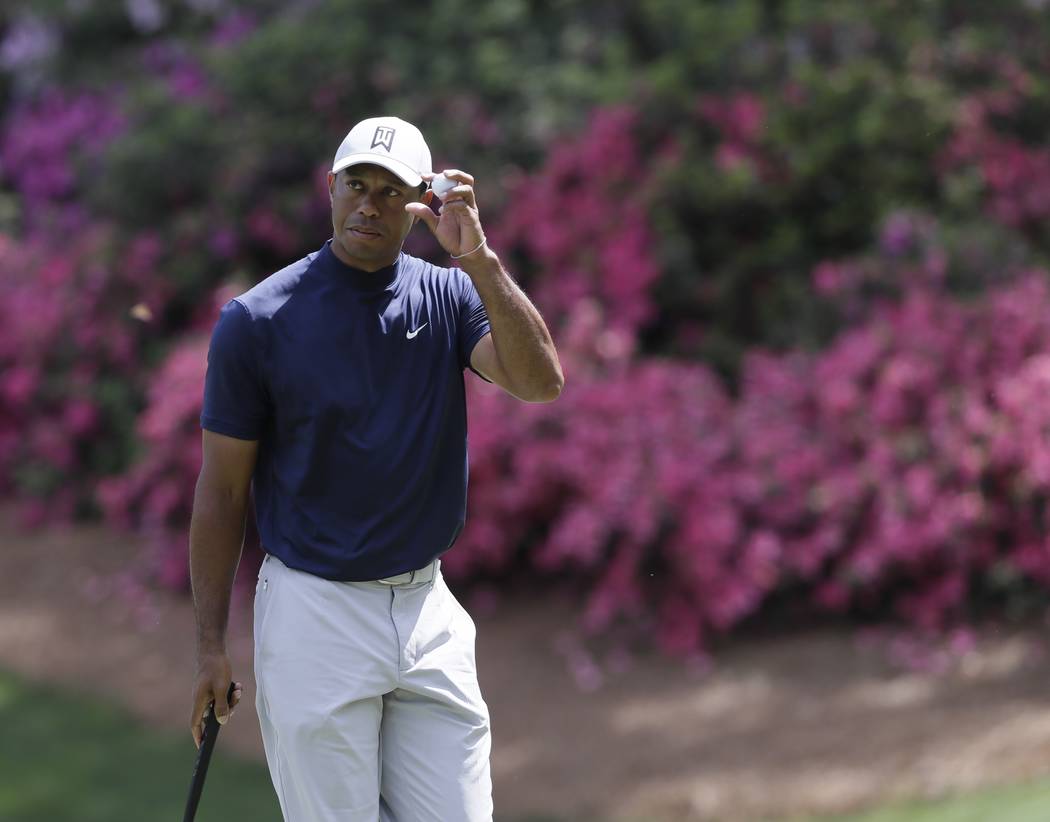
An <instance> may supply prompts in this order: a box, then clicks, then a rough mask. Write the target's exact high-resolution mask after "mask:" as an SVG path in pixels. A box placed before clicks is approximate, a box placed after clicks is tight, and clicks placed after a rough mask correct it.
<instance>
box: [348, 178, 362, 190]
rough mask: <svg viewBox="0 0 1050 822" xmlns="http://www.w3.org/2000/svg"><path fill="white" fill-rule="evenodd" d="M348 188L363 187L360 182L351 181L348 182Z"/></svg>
mask: <svg viewBox="0 0 1050 822" xmlns="http://www.w3.org/2000/svg"><path fill="white" fill-rule="evenodd" d="M346 185H347V188H352V189H355V190H356V189H359V188H360V187H361V181H360V180H354V179H349V180H347V181H346Z"/></svg>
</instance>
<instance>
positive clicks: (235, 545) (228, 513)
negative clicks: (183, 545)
mask: <svg viewBox="0 0 1050 822" xmlns="http://www.w3.org/2000/svg"><path fill="white" fill-rule="evenodd" d="M246 511H247V498H246V497H243V498H238V497H237V496H236V495H234V494H232V493H229V492H222V491H216V490H214V489H211V488H209V487H208V486H207V483H206V482H205V478H204V475H203V474H202V476H201V479H199V480H198V481H197V490H196V494H195V495H194V500H193V516H192V518H191V521H190V584H191V586H192V588H193V606H194V613H195V614H196V618H197V648H198V651H199V652H200V651H208V652H211V651H224V650H225V647H226V625H227V621H228V619H229V613H230V594H231V592H232V590H233V579H234V575H235V574H236V572H237V564H238V563H239V561H240V557H241V547H242V545H243V544H244V522H245V514H246Z"/></svg>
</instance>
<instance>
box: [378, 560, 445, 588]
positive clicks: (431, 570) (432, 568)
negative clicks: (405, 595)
mask: <svg viewBox="0 0 1050 822" xmlns="http://www.w3.org/2000/svg"><path fill="white" fill-rule="evenodd" d="M440 567H441V560H440V559H435V560H434V561H433V562H431V563H429V564H428V565H424V566H423V567H422V568H417V569H416V570H415V571H405V572H404V573H403V574H394V576H392V577H383V578H382V579H377V580H374V582H378V583H379V584H380V585H422V584H423V583H424V582H430V581H431V580H433V579H434V577H436V576H437V572H438V568H440Z"/></svg>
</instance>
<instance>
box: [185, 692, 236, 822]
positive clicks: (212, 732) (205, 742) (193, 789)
mask: <svg viewBox="0 0 1050 822" xmlns="http://www.w3.org/2000/svg"><path fill="white" fill-rule="evenodd" d="M235 687H236V683H233V682H231V683H230V690H229V691H228V692H227V694H226V704H229V703H230V700H232V699H233V692H234V689H235ZM218 737H219V720H218V719H216V718H215V703H214V702H212V703H211V704H210V705H208V708H207V710H206V711H205V712H204V734H203V735H202V736H201V746H200V748H199V749H198V750H197V762H196V763H195V764H194V766H193V778H192V779H191V780H190V794H189V796H188V797H186V812H185V813H184V814H183V815H182V822H193V820H194V819H195V818H196V816H197V805H198V804H199V803H200V801H201V791H203V790H204V777H205V776H207V775H208V763H209V762H211V752H212V750H213V749H214V748H215V740H216V739H218Z"/></svg>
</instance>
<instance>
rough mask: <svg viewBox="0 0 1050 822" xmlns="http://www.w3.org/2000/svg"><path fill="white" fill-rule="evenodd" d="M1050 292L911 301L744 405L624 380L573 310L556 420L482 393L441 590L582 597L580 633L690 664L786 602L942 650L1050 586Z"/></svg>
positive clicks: (549, 413) (705, 392) (745, 395)
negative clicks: (1002, 603)
mask: <svg viewBox="0 0 1050 822" xmlns="http://www.w3.org/2000/svg"><path fill="white" fill-rule="evenodd" d="M1045 278H1046V275H1045V273H1043V272H1037V273H1033V274H1031V275H1030V276H1029V277H1027V278H1025V279H1023V280H1021V281H1019V282H1018V283H1017V284H1016V285H1014V286H1012V287H1011V288H1009V289H1008V290H1004V291H1003V292H1002V293H1000V294H997V295H995V296H994V297H992V298H991V299H989V300H988V301H987V302H982V303H975V304H972V305H967V304H963V303H959V302H957V301H954V300H952V299H949V298H944V297H941V296H938V295H937V294H935V293H933V292H931V291H929V290H925V289H922V288H916V289H914V290H912V291H910V292H909V293H908V294H907V296H906V297H905V299H904V300H903V302H902V303H900V304H891V305H887V306H884V307H882V308H880V309H879V310H878V311H877V312H876V314H875V316H874V317H873V318H872V319H871V320H870V321H869V322H867V323H866V324H864V325H862V326H860V327H858V328H856V329H853V330H850V331H848V332H846V333H845V334H843V335H842V336H841V337H840V338H839V339H837V340H836V341H835V342H834V343H833V344H832V346H831V347H830V348H829V349H828V350H827V351H826V352H824V353H822V354H819V355H815V356H804V355H786V356H783V355H773V354H762V353H757V352H756V353H753V354H751V355H750V356H749V358H748V360H747V362H746V364H745V368H744V374H743V378H742V381H741V388H740V395H739V398H738V399H736V400H735V401H734V400H732V399H731V398H730V397H729V396H728V395H727V394H726V393H725V391H724V390H723V389H722V387H721V385H720V383H719V382H718V380H716V379H715V378H714V377H713V376H712V375H711V373H710V372H709V371H708V370H706V369H704V368H703V367H701V366H696V365H685V364H673V363H661V362H657V361H649V362H646V361H641V362H634V361H631V360H630V359H629V358H628V357H626V356H625V352H626V351H627V350H628V347H627V346H624V345H621V344H620V343H618V342H617V341H615V340H609V339H606V338H603V334H609V333H612V332H608V331H605V332H603V331H602V329H603V327H604V323H603V321H602V318H601V315H600V313H599V312H598V311H597V310H596V309H595V308H594V307H593V306H590V307H588V306H587V305H586V304H581V307H580V308H579V309H578V311H577V314H576V315H575V316H574V317H573V320H574V323H573V327H574V328H576V329H577V330H578V334H579V337H578V338H577V339H575V340H571V339H570V340H565V341H564V342H563V351H564V352H565V356H566V360H567V366H568V368H567V371H568V384H567V387H566V391H565V394H564V396H563V397H562V399H561V400H559V402H557V403H555V404H553V405H550V406H521V405H518V404H515V403H514V402H513V401H512V400H508V399H506V398H504V397H502V396H501V395H500V394H499V393H498V392H496V391H494V390H493V389H491V388H489V387H482V386H478V385H476V384H475V385H474V386H473V390H472V396H471V449H472V451H471V454H472V468H471V470H472V486H471V498H470V513H469V517H468V526H467V528H466V530H465V531H464V534H463V536H462V538H461V540H460V543H459V545H458V546H457V547H456V548H455V549H454V550H453V551H452V552H450V554H448V556H447V559H446V563H445V564H446V568H447V570H448V572H449V573H450V574H452V575H454V576H458V577H460V578H471V577H481V578H484V577H485V576H486V575H493V574H498V573H499V572H501V571H504V570H506V569H509V568H515V569H517V570H518V571H519V572H520V571H521V570H523V569H529V570H530V572H531V573H532V574H535V575H538V576H550V575H555V576H556V577H557V578H559V579H561V580H568V581H575V583H576V584H577V585H579V586H581V591H582V592H583V594H584V601H585V605H584V624H585V626H586V628H587V629H588V630H591V631H603V630H608V629H610V628H611V627H612V626H615V625H617V624H620V625H623V624H624V623H627V624H633V625H634V626H635V627H636V628H637V627H639V626H642V627H644V626H647V625H655V630H656V637H657V639H658V640H659V641H660V643H661V644H662V645H663V646H664V647H665V648H667V649H669V650H675V651H680V652H684V651H690V650H695V649H697V648H699V647H702V646H703V644H704V643H705V642H706V641H708V640H709V639H710V638H711V637H712V636H715V635H718V634H722V633H724V632H726V631H728V630H730V629H732V628H733V627H735V626H737V625H739V624H741V623H742V622H744V621H746V620H748V619H750V618H753V617H754V616H755V615H757V614H759V613H761V612H762V610H763V608H764V607H767V606H768V605H769V603H770V602H771V601H772V600H773V599H774V598H784V597H790V598H792V599H793V600H794V602H793V612H794V613H806V612H810V613H814V612H821V611H832V612H848V613H853V614H878V613H881V612H883V611H884V610H885V609H886V608H889V609H890V610H891V612H892V613H893V614H895V615H896V616H897V617H898V618H900V619H901V620H902V621H903V622H904V623H905V624H909V625H912V626H915V627H917V628H919V629H922V630H943V629H944V628H946V627H949V626H951V625H954V624H957V623H959V622H961V621H964V620H965V619H966V618H967V617H968V616H970V615H971V614H973V613H975V609H979V608H980V604H981V603H982V602H987V601H990V600H992V599H995V598H996V597H1003V596H1006V595H1009V594H1010V593H1018V592H1019V591H1021V590H1023V589H1025V588H1026V587H1030V586H1033V585H1042V584H1044V583H1045V580H1046V579H1047V578H1048V575H1050V571H1048V570H1047V569H1048V568H1050V552H1048V551H1047V549H1046V545H1047V544H1050V543H1048V539H1050V522H1047V521H1046V519H1045V516H1044V513H1043V505H1042V503H1041V500H1042V499H1043V498H1044V496H1045V494H1046V492H1047V483H1048V482H1050V449H1048V448H1044V447H1043V445H1045V443H1041V442H1040V439H1041V437H1042V433H1041V432H1043V431H1045V430H1048V429H1047V426H1048V425H1050V417H1048V415H1047V412H1046V411H1045V409H1043V408H1042V405H1043V404H1041V403H1039V402H1036V401H1035V398H1036V397H1038V396H1040V393H1039V392H1041V391H1043V390H1045V387H1046V385H1047V382H1048V381H1050V365H1048V363H1050V290H1048V287H1047V284H1046V281H1045ZM610 352H612V353H610ZM1044 452H1045V453H1044Z"/></svg>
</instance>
